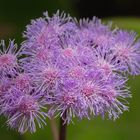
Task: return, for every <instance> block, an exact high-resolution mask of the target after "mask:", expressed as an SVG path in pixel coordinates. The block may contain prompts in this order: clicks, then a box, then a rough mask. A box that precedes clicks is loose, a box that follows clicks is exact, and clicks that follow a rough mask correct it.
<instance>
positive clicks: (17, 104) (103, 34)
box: [0, 12, 140, 133]
mask: <svg viewBox="0 0 140 140" xmlns="http://www.w3.org/2000/svg"><path fill="white" fill-rule="evenodd" d="M23 37H24V38H25V41H24V42H22V43H21V45H20V47H19V48H18V47H17V45H16V44H15V43H14V40H10V41H9V45H6V44H5V42H4V41H3V40H2V41H1V44H0V114H1V115H3V116H5V117H6V118H7V122H6V123H7V125H8V126H9V127H11V128H14V129H16V130H17V131H18V132H20V133H25V132H26V131H30V132H31V133H33V132H35V131H36V125H38V127H39V128H41V127H43V126H44V125H46V118H47V117H48V118H52V117H57V116H59V117H61V118H62V119H63V121H64V123H70V122H71V121H72V118H74V117H78V118H79V119H82V118H88V119H91V118H93V117H96V116H101V117H102V118H104V117H108V118H109V119H113V120H115V119H117V118H118V117H119V115H120V114H122V113H123V111H126V110H128V107H127V104H128V102H127V101H126V98H128V97H131V94H130V91H129V88H128V87H127V85H126V83H127V81H128V76H129V75H139V74H140V41H139V40H138V39H137V35H136V34H135V33H134V32H128V31H125V30H120V29H116V28H115V29H112V26H111V25H110V24H103V23H101V21H100V20H99V19H97V18H96V17H93V19H92V20H88V19H83V20H80V21H77V20H76V19H75V18H72V17H70V16H69V15H66V14H65V13H59V12H57V13H56V14H54V15H53V16H52V17H49V16H48V13H47V12H46V13H44V17H43V18H38V19H36V20H32V21H31V24H30V25H28V26H27V28H26V31H25V32H24V33H23Z"/></svg>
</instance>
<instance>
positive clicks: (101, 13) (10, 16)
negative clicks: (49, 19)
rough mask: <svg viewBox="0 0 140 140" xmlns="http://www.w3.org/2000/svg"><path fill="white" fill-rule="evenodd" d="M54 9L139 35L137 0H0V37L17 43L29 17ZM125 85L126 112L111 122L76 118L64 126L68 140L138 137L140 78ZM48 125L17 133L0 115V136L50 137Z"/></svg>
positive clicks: (18, 138)
mask: <svg viewBox="0 0 140 140" xmlns="http://www.w3.org/2000/svg"><path fill="white" fill-rule="evenodd" d="M57 9H60V11H65V12H67V13H70V14H71V15H72V16H75V17H77V18H81V17H89V18H92V16H97V17H100V18H103V21H108V20H111V21H113V23H114V24H113V25H114V26H116V25H117V26H118V27H120V28H124V29H128V30H134V31H136V32H137V33H138V35H140V1H139V0H96V1H94V0H0V39H6V40H7V42H8V38H15V40H16V42H17V43H18V44H20V42H21V41H23V39H22V32H23V31H24V30H25V26H26V25H27V24H29V23H30V20H31V19H34V18H37V17H40V16H42V13H43V12H44V11H46V10H48V12H49V13H50V14H52V13H54V12H56V10H57ZM128 84H129V86H130V87H131V91H132V94H133V98H132V99H130V100H129V101H130V111H129V112H125V113H124V114H123V115H122V116H121V117H120V119H118V120H116V121H115V122H113V121H110V120H107V119H105V120H102V119H101V118H100V117H98V118H95V119H92V120H91V121H88V120H83V121H78V120H76V119H74V123H75V125H73V124H71V125H69V126H68V133H67V139H68V140H132V139H133V140H140V109H139V107H140V86H139V84H140V77H139V76H137V77H136V78H134V77H130V80H129V83H128ZM47 122H48V126H46V127H45V128H44V129H38V131H37V132H36V133H35V134H28V133H26V134H24V135H19V134H18V133H17V132H15V131H13V130H10V129H9V128H7V126H6V124H5V118H3V117H0V139H1V140H3V139H5V140H9V139H10V140H40V139H46V140H52V139H53V137H52V132H51V127H50V123H49V120H47ZM57 122H58V120H57Z"/></svg>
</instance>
